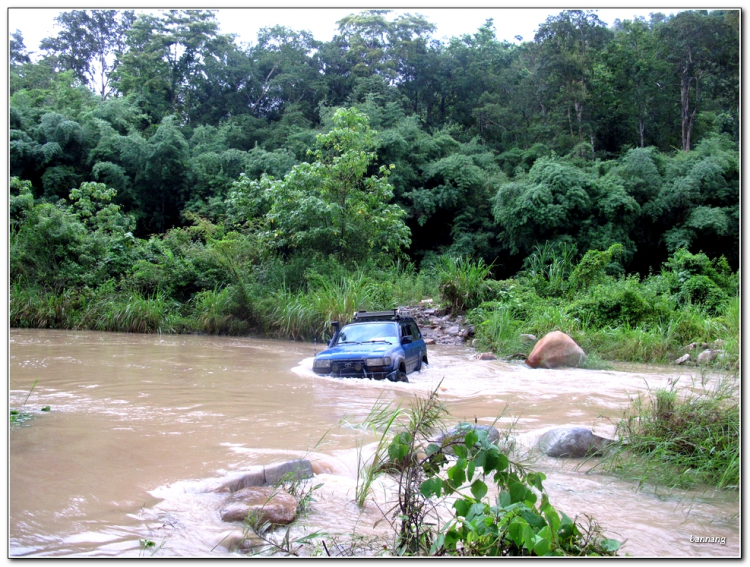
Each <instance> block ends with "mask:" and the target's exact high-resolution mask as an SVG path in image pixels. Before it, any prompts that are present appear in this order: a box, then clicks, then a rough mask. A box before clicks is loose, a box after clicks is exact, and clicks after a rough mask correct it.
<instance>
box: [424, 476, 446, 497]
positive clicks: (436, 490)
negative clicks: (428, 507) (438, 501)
mask: <svg viewBox="0 0 750 567" xmlns="http://www.w3.org/2000/svg"><path fill="white" fill-rule="evenodd" d="M442 488H443V482H442V481H441V480H440V479H439V478H430V479H427V480H425V481H424V482H423V483H422V484H421V486H420V487H419V491H420V492H421V493H422V495H423V496H424V497H425V498H430V497H432V496H437V497H440V491H441V489H442Z"/></svg>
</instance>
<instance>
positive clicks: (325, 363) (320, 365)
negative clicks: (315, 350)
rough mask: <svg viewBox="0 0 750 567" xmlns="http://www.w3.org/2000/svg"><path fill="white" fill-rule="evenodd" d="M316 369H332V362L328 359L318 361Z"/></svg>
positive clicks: (315, 365)
mask: <svg viewBox="0 0 750 567" xmlns="http://www.w3.org/2000/svg"><path fill="white" fill-rule="evenodd" d="M313 366H314V367H315V368H330V367H331V361H330V360H327V359H324V358H322V359H317V360H316V361H315V364H313Z"/></svg>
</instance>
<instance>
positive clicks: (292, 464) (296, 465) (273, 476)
mask: <svg viewBox="0 0 750 567" xmlns="http://www.w3.org/2000/svg"><path fill="white" fill-rule="evenodd" d="M288 473H292V474H291V475H290V477H291V479H292V480H302V479H305V478H311V477H312V476H313V474H314V473H313V468H312V463H310V461H308V460H306V459H297V460H294V461H287V462H286V463H279V464H277V465H270V466H268V467H264V468H263V469H261V470H259V471H252V472H249V473H247V474H244V475H242V476H240V477H238V478H235V479H233V480H230V481H229V482H226V483H224V484H222V485H221V486H220V487H218V488H217V489H215V490H214V492H237V491H238V490H242V489H243V488H248V487H250V486H268V485H270V484H274V483H275V482H277V481H278V480H280V479H281V478H282V477H283V476H285V475H286V474H288Z"/></svg>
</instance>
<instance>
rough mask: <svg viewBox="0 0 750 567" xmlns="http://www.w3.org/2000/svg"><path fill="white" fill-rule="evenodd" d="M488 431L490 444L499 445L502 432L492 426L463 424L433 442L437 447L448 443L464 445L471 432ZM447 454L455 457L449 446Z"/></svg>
mask: <svg viewBox="0 0 750 567" xmlns="http://www.w3.org/2000/svg"><path fill="white" fill-rule="evenodd" d="M471 430H474V431H486V432H487V440H488V441H489V442H490V443H494V444H495V445H497V442H498V441H499V440H500V432H499V431H498V430H497V429H496V428H494V427H492V426H490V425H477V424H475V423H466V422H462V423H459V424H458V425H456V426H455V427H452V428H451V429H449V430H448V431H443V432H441V433H440V435H438V436H437V437H435V438H434V439H432V442H433V443H435V444H437V445H445V444H448V443H462V442H463V440H464V438H465V437H466V434H467V433H468V432H469V431H471ZM445 452H446V453H448V454H450V455H453V454H454V452H453V449H452V448H451V447H450V445H448V446H447V447H445Z"/></svg>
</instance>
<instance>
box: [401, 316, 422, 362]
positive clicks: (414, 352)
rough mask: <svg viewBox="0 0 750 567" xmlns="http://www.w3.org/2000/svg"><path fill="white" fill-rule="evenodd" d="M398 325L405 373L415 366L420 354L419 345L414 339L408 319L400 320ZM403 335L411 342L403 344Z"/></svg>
mask: <svg viewBox="0 0 750 567" xmlns="http://www.w3.org/2000/svg"><path fill="white" fill-rule="evenodd" d="M400 327H401V338H402V342H401V346H402V347H403V349H404V363H405V364H406V373H407V374H408V373H409V372H411V371H413V370H414V369H415V368H416V367H417V362H418V361H419V356H420V352H419V345H418V344H417V343H416V342H415V340H414V336H413V334H412V330H411V325H410V324H409V321H402V322H401V325H400ZM403 337H409V338H411V342H410V343H406V344H404V343H403Z"/></svg>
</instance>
